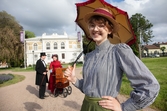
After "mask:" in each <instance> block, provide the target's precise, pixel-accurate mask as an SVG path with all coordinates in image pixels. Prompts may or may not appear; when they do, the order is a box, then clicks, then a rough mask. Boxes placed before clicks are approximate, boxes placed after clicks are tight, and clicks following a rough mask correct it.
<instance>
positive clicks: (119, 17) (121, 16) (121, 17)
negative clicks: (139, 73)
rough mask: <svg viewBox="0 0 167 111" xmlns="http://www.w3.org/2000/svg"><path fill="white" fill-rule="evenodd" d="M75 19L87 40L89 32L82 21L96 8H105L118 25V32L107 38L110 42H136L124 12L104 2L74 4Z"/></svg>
mask: <svg viewBox="0 0 167 111" xmlns="http://www.w3.org/2000/svg"><path fill="white" fill-rule="evenodd" d="M75 5H76V8H77V18H76V20H75V22H76V23H77V24H78V26H79V27H80V28H81V29H82V30H83V31H84V33H85V35H86V37H87V38H90V34H89V30H88V27H87V25H86V22H85V20H84V17H85V15H86V14H87V13H90V12H93V11H94V9H96V8H106V9H108V10H109V11H111V12H112V13H113V15H114V17H115V20H116V21H117V22H118V24H119V31H118V32H117V33H115V34H114V37H113V38H109V40H110V42H111V43H113V44H116V43H127V44H128V45H132V44H133V43H134V42H135V41H136V37H135V35H134V32H133V30H132V27H131V24H130V21H129V17H128V14H127V12H126V11H123V10H121V9H119V8H117V7H115V6H112V5H111V4H109V3H107V2H105V1H104V0H88V1H86V2H83V3H76V4H75Z"/></svg>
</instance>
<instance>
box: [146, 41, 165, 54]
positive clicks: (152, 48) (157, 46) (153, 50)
mask: <svg viewBox="0 0 167 111" xmlns="http://www.w3.org/2000/svg"><path fill="white" fill-rule="evenodd" d="M162 47H164V51H162V50H161V48H162ZM154 55H160V56H167V42H162V43H154V44H152V45H144V46H143V57H147V56H154Z"/></svg>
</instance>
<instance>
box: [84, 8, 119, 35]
mask: <svg viewBox="0 0 167 111" xmlns="http://www.w3.org/2000/svg"><path fill="white" fill-rule="evenodd" d="M94 15H99V16H102V17H104V18H106V19H108V20H109V21H110V22H111V23H112V24H113V25H114V27H113V33H117V32H118V30H119V24H118V23H117V22H116V20H115V17H114V15H113V13H112V12H111V11H109V10H107V9H105V8H97V9H95V10H94V11H93V12H90V13H88V14H86V15H85V17H84V19H85V22H88V21H89V19H90V17H92V16H94Z"/></svg>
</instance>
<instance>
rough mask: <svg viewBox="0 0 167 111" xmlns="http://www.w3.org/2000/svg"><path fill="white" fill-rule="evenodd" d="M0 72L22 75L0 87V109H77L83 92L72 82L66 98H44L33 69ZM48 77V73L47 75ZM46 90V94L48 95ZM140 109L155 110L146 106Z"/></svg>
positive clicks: (23, 110)
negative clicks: (15, 80) (39, 93)
mask: <svg viewBox="0 0 167 111" xmlns="http://www.w3.org/2000/svg"><path fill="white" fill-rule="evenodd" d="M81 70H82V69H81V68H77V69H76V71H77V76H78V78H81ZM0 73H6V74H7V73H12V74H19V75H24V76H25V77H26V78H25V80H23V81H22V82H19V83H17V84H13V85H10V86H6V87H2V88H0V111H79V110H80V108H81V104H82V100H83V98H84V94H82V93H81V92H80V90H78V89H77V88H75V87H74V86H73V85H72V84H70V86H71V87H72V94H71V95H68V96H67V97H66V98H63V97H62V96H59V97H56V98H53V97H51V96H49V97H46V98H45V99H43V100H42V99H39V98H38V87H37V86H36V85H35V71H32V72H11V71H3V72H2V71H1V72H0ZM48 77H49V75H48ZM49 93H50V92H49V91H48V90H47V91H46V95H49ZM118 98H119V100H120V102H122V101H125V100H126V98H125V97H124V96H121V95H119V97H118ZM142 111H155V110H153V109H150V108H147V109H144V110H142Z"/></svg>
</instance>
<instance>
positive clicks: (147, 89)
mask: <svg viewBox="0 0 167 111" xmlns="http://www.w3.org/2000/svg"><path fill="white" fill-rule="evenodd" d="M116 57H117V60H118V63H119V64H120V68H121V69H122V70H123V71H124V72H125V74H126V76H127V78H128V79H129V81H130V83H131V87H132V88H133V91H131V94H130V98H129V99H128V100H127V101H125V102H124V103H122V104H121V107H122V110H123V111H136V110H139V109H142V108H145V107H147V106H149V105H151V104H152V103H153V102H154V100H155V98H156V97H157V95H158V93H159V89H160V85H159V83H158V81H157V80H156V78H155V77H154V75H153V74H152V73H151V72H150V71H149V69H148V68H147V67H146V66H145V65H144V63H143V62H142V61H141V60H140V59H139V58H138V57H136V56H135V54H134V53H133V51H132V50H131V48H130V47H129V46H128V45H126V44H119V45H117V46H116Z"/></svg>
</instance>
